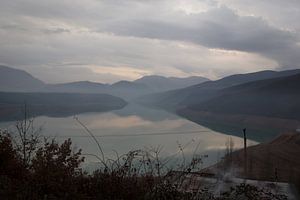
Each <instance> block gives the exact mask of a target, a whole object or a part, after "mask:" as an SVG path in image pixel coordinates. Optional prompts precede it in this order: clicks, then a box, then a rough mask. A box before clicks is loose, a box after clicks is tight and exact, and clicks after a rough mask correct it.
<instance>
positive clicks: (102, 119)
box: [0, 104, 257, 167]
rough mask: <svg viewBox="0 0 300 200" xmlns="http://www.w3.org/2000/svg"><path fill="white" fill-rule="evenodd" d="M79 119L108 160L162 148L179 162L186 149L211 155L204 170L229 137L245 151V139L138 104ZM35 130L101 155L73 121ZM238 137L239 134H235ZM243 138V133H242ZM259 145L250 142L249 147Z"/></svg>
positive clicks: (38, 121)
mask: <svg viewBox="0 0 300 200" xmlns="http://www.w3.org/2000/svg"><path fill="white" fill-rule="evenodd" d="M76 117H78V119H79V120H80V121H81V122H82V123H83V124H84V125H85V126H86V127H87V128H88V129H89V130H90V131H91V132H92V133H93V135H94V136H95V137H96V138H97V140H98V141H99V143H100V144H101V146H102V148H103V151H104V154H105V156H106V157H109V158H115V157H116V153H115V152H118V154H119V155H122V154H125V153H127V152H129V151H131V150H137V149H150V148H157V147H159V148H161V149H162V151H161V157H162V158H164V157H170V156H174V158H180V157H181V156H182V152H181V151H180V148H181V149H183V152H184V155H185V156H186V157H188V156H191V155H193V154H195V153H197V154H198V155H208V157H207V158H205V160H204V163H203V167H205V166H209V165H211V164H214V163H216V162H217V161H219V160H220V159H221V157H222V156H223V155H224V153H225V150H226V145H225V144H226V142H227V141H228V139H229V137H231V138H232V140H233V142H234V148H237V149H239V148H242V146H243V139H242V138H240V137H236V136H229V135H227V134H223V133H221V132H216V131H213V130H211V129H209V128H207V127H205V126H201V125H199V124H196V123H194V122H191V121H189V120H186V119H184V118H181V117H179V116H177V115H175V114H171V113H168V112H166V111H163V110H156V109H151V108H147V107H143V106H140V105H136V104H129V105H127V106H126V107H124V108H123V109H121V110H116V111H111V112H105V113H84V114H79V115H77V116H76ZM34 125H35V126H36V127H42V132H41V134H42V135H44V136H47V137H50V138H52V137H54V138H56V139H57V140H58V141H63V140H65V139H67V138H71V139H72V141H73V145H74V146H75V147H76V148H81V149H82V150H83V154H96V155H100V153H99V149H98V148H97V145H96V143H95V141H94V140H93V139H92V138H91V137H90V136H89V135H88V133H87V132H86V131H85V130H84V128H83V127H82V126H81V125H80V124H79V123H78V122H77V121H76V120H75V119H74V116H72V117H62V118H53V117H46V116H40V117H36V118H35V119H34ZM14 126H15V122H1V123H0V127H1V128H5V129H8V130H10V131H14V129H15V127H14ZM235 135H236V134H235ZM240 135H241V136H242V132H241V133H240ZM256 143H257V142H255V141H251V140H249V142H248V144H249V145H253V144H256ZM86 161H87V162H86V163H88V166H90V167H92V166H93V167H94V166H95V165H97V163H98V160H97V159H96V158H95V157H94V156H90V155H89V156H88V155H86Z"/></svg>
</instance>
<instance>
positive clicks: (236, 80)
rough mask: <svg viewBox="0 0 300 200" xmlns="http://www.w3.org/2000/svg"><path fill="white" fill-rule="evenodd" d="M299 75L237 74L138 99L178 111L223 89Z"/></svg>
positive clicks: (294, 72) (293, 72)
mask: <svg viewBox="0 0 300 200" xmlns="http://www.w3.org/2000/svg"><path fill="white" fill-rule="evenodd" d="M297 73H300V69H295V70H287V71H280V72H277V71H260V72H255V73H248V74H237V75H232V76H228V77H225V78H222V79H219V80H216V81H206V82H204V83H201V84H197V85H194V86H190V87H187V88H183V89H177V90H172V91H167V92H161V93H156V94H151V95H147V96H144V97H141V98H139V99H137V101H138V102H139V103H141V104H146V105H151V106H158V107H163V108H166V109H170V110H176V109H177V108H179V107H185V106H187V105H193V104H199V103H201V102H205V101H207V100H209V99H211V98H214V97H216V96H218V95H219V94H220V92H221V91H222V90H223V89H225V88H228V87H232V86H236V85H240V84H243V83H248V82H253V81H258V80H264V79H272V78H277V77H285V76H290V75H294V74H297Z"/></svg>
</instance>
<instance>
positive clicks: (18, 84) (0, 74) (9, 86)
mask: <svg viewBox="0 0 300 200" xmlns="http://www.w3.org/2000/svg"><path fill="white" fill-rule="evenodd" d="M44 85H45V84H44V82H42V81H41V80H39V79H37V78H35V77H33V76H32V75H31V74H29V73H28V72H26V71H24V70H20V69H15V68H11V67H7V66H4V65H0V91H15V92H16V91H19V92H24V91H32V90H36V89H38V88H41V87H43V86H44Z"/></svg>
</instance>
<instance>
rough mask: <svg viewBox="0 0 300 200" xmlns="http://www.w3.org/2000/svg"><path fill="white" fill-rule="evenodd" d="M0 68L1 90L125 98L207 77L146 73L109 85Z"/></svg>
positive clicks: (167, 88)
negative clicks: (57, 79) (40, 77)
mask: <svg viewBox="0 0 300 200" xmlns="http://www.w3.org/2000/svg"><path fill="white" fill-rule="evenodd" d="M0 72H1V73H0V80H1V82H0V83H1V86H0V91H14V92H64V93H108V94H112V95H115V96H119V97H122V98H125V99H128V98H130V99H132V98H135V97H138V96H141V95H144V94H148V93H152V92H161V91H167V90H171V89H178V88H184V87H187V86H191V85H195V84H198V83H202V82H205V81H209V79H207V78H204V77H196V76H194V77H187V78H175V77H170V78H167V77H163V76H145V77H142V78H141V79H138V80H135V81H119V82H117V83H114V84H111V85H110V84H102V83H95V82H90V81H78V82H71V83H62V84H45V83H43V82H42V81H40V80H38V79H36V78H35V77H33V76H31V75H30V74H29V73H27V72H25V71H23V70H18V69H14V68H10V67H6V66H0Z"/></svg>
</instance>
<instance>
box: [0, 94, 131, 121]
mask: <svg viewBox="0 0 300 200" xmlns="http://www.w3.org/2000/svg"><path fill="white" fill-rule="evenodd" d="M25 102H26V105H27V107H28V111H29V112H30V115H31V116H38V115H47V116H71V115H74V114H78V113H83V112H101V111H109V110H115V109H121V108H123V107H124V106H125V105H126V104H127V103H126V102H125V101H124V100H122V99H121V98H118V97H114V96H111V95H107V94H72V93H70V94H63V93H7V92H0V120H5V121H9V120H18V119H22V117H23V114H22V113H23V111H24V110H23V108H24V103H25Z"/></svg>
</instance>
